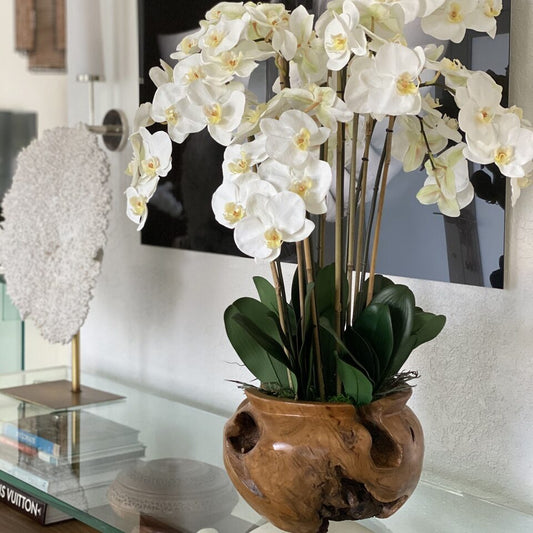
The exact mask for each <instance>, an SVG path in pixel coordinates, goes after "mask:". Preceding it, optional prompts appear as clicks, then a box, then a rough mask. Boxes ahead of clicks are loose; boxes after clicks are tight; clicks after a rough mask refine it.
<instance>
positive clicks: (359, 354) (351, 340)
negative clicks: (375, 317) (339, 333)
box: [344, 328, 385, 383]
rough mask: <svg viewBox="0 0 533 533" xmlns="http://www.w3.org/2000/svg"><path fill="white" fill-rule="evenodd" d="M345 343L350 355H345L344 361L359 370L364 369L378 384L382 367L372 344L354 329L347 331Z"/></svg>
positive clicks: (373, 381)
mask: <svg viewBox="0 0 533 533" xmlns="http://www.w3.org/2000/svg"><path fill="white" fill-rule="evenodd" d="M344 341H345V344H346V347H347V348H348V355H345V356H344V359H345V360H346V361H347V362H349V363H350V364H352V365H353V366H355V367H357V368H359V369H362V368H364V369H365V372H364V373H365V375H366V376H368V378H369V379H370V380H371V381H372V383H377V382H378V381H379V378H380V375H381V367H380V363H379V358H378V356H377V354H376V351H375V350H374V348H373V346H372V344H371V342H369V340H368V339H366V338H365V337H364V335H361V333H359V332H358V331H357V330H355V329H353V328H347V329H346V331H345V332H344ZM383 368H385V367H383Z"/></svg>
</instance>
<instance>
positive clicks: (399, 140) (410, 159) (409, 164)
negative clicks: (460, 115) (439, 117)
mask: <svg viewBox="0 0 533 533" xmlns="http://www.w3.org/2000/svg"><path fill="white" fill-rule="evenodd" d="M423 127H424V130H423V131H422V124H421V123H420V120H419V119H418V118H417V117H414V116H403V117H400V118H399V119H398V120H397V127H396V128H395V131H394V135H393V137H392V155H393V156H394V157H395V158H396V159H397V160H398V161H402V162H403V170H404V171H405V172H411V171H413V170H416V169H417V168H420V166H422V163H423V161H424V157H426V155H427V152H428V147H427V145H426V140H427V143H428V144H429V150H430V151H431V153H432V154H436V153H438V152H440V151H441V150H444V148H446V145H447V144H448V139H446V138H445V137H443V136H442V135H441V134H440V133H439V132H438V131H437V130H435V129H433V128H431V127H430V126H429V125H428V124H427V123H426V122H425V121H424V122H423ZM424 133H425V137H424Z"/></svg>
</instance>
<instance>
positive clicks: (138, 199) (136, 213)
mask: <svg viewBox="0 0 533 533" xmlns="http://www.w3.org/2000/svg"><path fill="white" fill-rule="evenodd" d="M125 194H126V215H127V217H128V218H129V219H130V220H131V221H133V222H135V223H136V224H137V231H141V230H142V229H143V227H144V224H145V222H146V217H147V216H148V207H147V205H146V204H147V203H148V200H147V198H146V197H145V196H143V195H142V194H140V193H139V192H138V191H137V189H135V188H134V187H128V188H127V189H126V192H125Z"/></svg>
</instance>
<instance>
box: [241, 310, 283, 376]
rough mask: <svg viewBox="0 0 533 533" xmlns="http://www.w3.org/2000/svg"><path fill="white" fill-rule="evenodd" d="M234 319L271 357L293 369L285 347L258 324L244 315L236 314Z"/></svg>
mask: <svg viewBox="0 0 533 533" xmlns="http://www.w3.org/2000/svg"><path fill="white" fill-rule="evenodd" d="M232 319H233V320H234V321H235V322H237V324H240V325H241V326H242V327H243V329H244V330H245V331H246V333H248V335H250V336H251V337H253V339H254V340H255V341H256V342H257V344H259V346H261V348H263V350H265V351H266V352H267V353H268V354H269V355H271V356H272V357H274V358H275V359H277V360H278V361H279V362H280V363H283V364H286V366H287V367H288V368H289V369H291V364H290V362H289V360H288V358H287V355H286V354H285V351H284V349H283V346H282V345H281V344H280V342H281V341H280V342H277V341H276V340H275V339H274V338H273V337H271V336H270V335H268V334H267V333H265V332H264V331H263V330H262V329H261V328H260V327H259V326H258V325H257V324H255V323H254V322H253V320H250V318H248V317H247V316H246V315H243V314H242V313H235V314H234V315H233V317H232Z"/></svg>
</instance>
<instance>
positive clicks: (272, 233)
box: [234, 191, 314, 263]
mask: <svg viewBox="0 0 533 533" xmlns="http://www.w3.org/2000/svg"><path fill="white" fill-rule="evenodd" d="M313 229H314V224H313V222H311V221H310V220H308V219H307V218H306V214H305V203H304V201H303V200H302V198H301V197H300V196H299V195H298V194H294V193H292V192H289V191H282V192H279V193H277V194H275V195H274V196H264V195H262V194H255V195H254V196H252V197H251V198H249V199H248V205H247V216H246V217H245V218H243V219H242V220H241V221H240V223H239V224H237V226H236V227H235V233H234V237H235V243H236V244H237V247H238V248H239V250H241V252H243V253H245V254H246V255H249V256H251V257H254V258H255V260H256V261H257V262H260V263H262V262H268V261H273V260H274V259H276V258H277V257H278V256H279V254H280V253H281V245H282V244H283V243H284V242H297V241H301V240H303V239H306V238H307V237H309V235H310V234H311V232H312V231H313Z"/></svg>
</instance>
